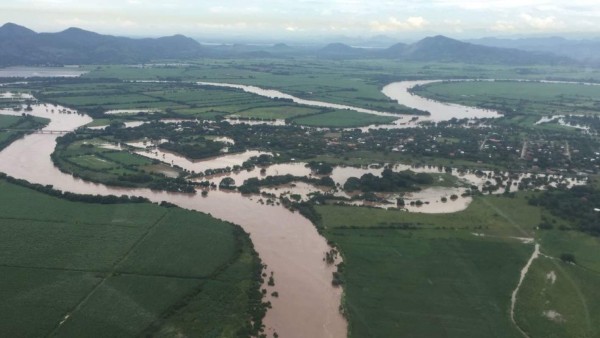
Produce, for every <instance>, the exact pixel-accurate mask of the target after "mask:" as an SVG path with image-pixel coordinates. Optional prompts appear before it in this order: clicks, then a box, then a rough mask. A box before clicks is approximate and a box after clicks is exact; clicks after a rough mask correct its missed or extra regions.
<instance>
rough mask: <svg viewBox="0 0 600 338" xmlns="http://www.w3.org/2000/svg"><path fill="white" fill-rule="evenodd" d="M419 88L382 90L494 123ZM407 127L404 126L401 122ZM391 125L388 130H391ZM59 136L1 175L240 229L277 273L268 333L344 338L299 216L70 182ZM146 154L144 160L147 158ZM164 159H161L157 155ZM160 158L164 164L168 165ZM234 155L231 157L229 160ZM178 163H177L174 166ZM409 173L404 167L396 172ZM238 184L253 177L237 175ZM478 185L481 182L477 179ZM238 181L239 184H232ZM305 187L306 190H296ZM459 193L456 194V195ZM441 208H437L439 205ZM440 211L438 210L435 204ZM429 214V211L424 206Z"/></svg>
mask: <svg viewBox="0 0 600 338" xmlns="http://www.w3.org/2000/svg"><path fill="white" fill-rule="evenodd" d="M199 84H201V85H214V86H226V87H233V88H239V89H242V90H246V91H249V92H253V93H255V94H259V95H264V96H268V97H272V98H285V99H291V100H293V101H294V102H297V103H300V104H306V105H313V106H320V107H329V108H335V109H352V110H356V111H359V112H363V113H368V114H376V115H384V116H395V117H398V118H399V120H398V121H404V122H398V121H396V123H395V124H394V125H393V126H396V127H404V126H405V122H406V121H409V120H410V119H412V118H413V116H398V115H397V114H390V113H384V112H377V111H372V110H367V109H362V108H356V107H351V106H345V105H339V104H331V103H325V102H319V101H310V100H303V99H299V98H295V97H293V96H290V95H287V94H283V93H281V92H278V91H273V90H264V89H261V88H258V87H253V86H242V85H232V84H213V83H199ZM416 84H424V82H402V83H393V84H390V85H389V86H386V87H385V88H384V89H383V92H384V93H385V94H386V95H388V96H389V97H390V98H393V99H395V100H399V101H400V102H401V103H402V104H404V105H406V106H409V107H411V108H417V109H422V110H429V111H430V112H431V116H430V117H420V119H429V120H432V121H442V120H448V119H451V118H453V117H456V118H463V117H467V118H476V117H477V118H481V117H498V116H499V115H498V114H497V113H495V112H492V111H486V110H481V109H476V108H468V107H463V106H458V105H447V104H442V103H437V102H434V101H430V100H427V99H423V98H419V97H418V96H416V95H413V94H410V93H409V92H408V89H409V88H410V87H412V86H414V85H416ZM32 108H33V111H32V112H31V114H32V115H35V116H39V117H46V118H49V119H50V120H51V122H50V124H49V125H48V126H47V127H46V128H45V129H47V130H74V129H76V128H78V127H80V126H83V125H85V124H87V123H89V122H91V121H92V119H91V118H90V117H88V116H84V115H78V114H67V113H61V111H66V109H65V108H63V107H56V108H51V109H49V108H48V107H46V106H44V105H33V106H32ZM0 113H3V114H12V115H17V114H20V113H15V112H12V111H0ZM402 123H404V124H402ZM393 126H391V127H393ZM58 136H59V135H57V134H31V135H28V136H26V137H24V138H22V139H20V140H18V141H15V142H14V143H13V144H11V145H10V146H9V147H7V148H5V149H4V150H3V151H2V152H0V171H1V172H5V173H6V174H8V175H10V176H13V177H16V178H21V179H25V180H27V181H30V182H33V183H39V184H43V185H53V186H54V188H56V189H59V190H63V191H69V192H73V193H80V194H100V195H109V194H112V195H123V194H126V195H132V196H143V197H146V198H148V199H150V200H151V201H153V202H160V201H168V202H170V203H174V204H176V205H178V206H180V207H183V208H187V209H192V210H197V211H201V212H205V213H208V214H211V215H212V216H214V217H216V218H219V219H222V220H226V221H229V222H232V223H235V224H238V225H240V226H242V227H243V228H244V230H245V231H247V232H248V233H249V234H250V238H251V240H252V242H253V243H254V247H255V249H256V251H257V252H258V253H259V255H260V258H261V259H262V261H263V263H265V264H266V265H267V266H268V268H267V272H268V273H270V272H271V271H273V272H274V278H275V287H273V288H271V287H267V290H269V292H268V293H267V294H270V293H271V292H272V291H277V292H278V293H279V297H278V298H273V297H271V296H267V300H269V301H271V303H272V304H273V308H272V309H270V310H269V311H268V312H267V314H266V317H265V319H264V323H265V326H266V328H267V333H270V334H272V333H273V332H275V331H276V332H277V333H278V334H279V335H280V336H281V337H345V336H347V322H346V320H345V319H344V318H343V316H342V315H341V314H340V312H339V306H340V302H341V295H342V290H341V289H340V288H334V287H333V286H332V285H331V280H332V272H334V269H335V267H333V266H330V265H327V264H326V263H325V262H324V256H325V252H327V251H329V249H330V247H329V246H328V245H327V243H326V241H325V239H324V238H323V237H321V236H320V235H319V234H318V232H317V230H316V228H315V227H314V226H313V225H312V224H311V223H310V222H309V221H308V220H307V219H305V218H304V217H302V216H301V215H299V214H298V213H292V212H290V211H288V210H287V209H285V208H283V207H281V206H278V205H264V204H262V203H258V201H257V198H254V197H252V198H248V197H244V196H242V195H240V194H238V193H231V192H222V191H219V190H212V191H211V192H210V193H209V195H208V197H202V196H201V195H200V194H196V195H191V194H177V193H167V192H160V191H151V190H149V189H125V188H115V187H107V186H104V185H102V184H95V183H90V182H86V181H82V180H80V179H77V178H74V177H73V176H71V175H67V174H64V173H62V172H60V171H59V170H58V169H57V168H56V167H54V165H53V163H52V161H51V159H50V154H51V153H52V152H53V150H54V148H55V146H56V138H57V137H58ZM146 155H147V156H148V155H149V154H146ZM155 156H160V159H162V156H163V154H156V153H155ZM166 156H167V155H165V159H166ZM233 156H236V155H233ZM228 159H229V160H231V161H226V162H223V163H228V164H234V163H237V162H238V161H239V160H240V158H238V157H233V158H228ZM176 160H177V161H179V163H175V162H176ZM171 161H172V162H173V163H174V164H178V165H180V166H182V167H186V166H194V167H193V168H191V167H190V169H193V170H196V171H201V169H204V165H205V164H206V163H193V162H190V163H187V162H184V161H181V160H180V159H176V158H172V159H171ZM396 169H397V170H400V169H410V168H408V167H406V168H404V167H398V166H397V168H396ZM365 171H369V172H380V171H381V169H380V168H377V169H366V170H364V169H356V168H345V169H344V168H336V169H335V171H334V175H333V178H334V179H335V181H336V182H337V183H341V184H343V181H344V180H345V179H347V177H350V176H356V175H357V174H359V173H364V172H365ZM422 171H424V172H428V171H431V172H435V171H437V169H435V168H427V169H422ZM288 172H290V173H294V174H300V175H306V174H307V173H308V169H307V168H305V167H304V166H303V164H291V165H286V164H283V165H275V166H272V167H270V168H268V169H267V174H282V173H288ZM237 175H239V176H238V177H236V181H243V179H244V178H246V177H249V176H250V175H253V176H254V177H255V176H256V175H257V173H256V172H254V173H247V172H240V173H239V174H237ZM479 179H481V178H479ZM237 183H238V184H239V183H242V182H237ZM301 187H302V188H306V187H303V186H301ZM457 192H458V191H457ZM444 193H447V192H442V191H439V190H431V191H423V192H421V195H419V194H418V193H416V194H415V195H416V196H413V197H414V198H434V199H435V198H438V197H439V196H440V195H442V194H444ZM469 201H470V200H460V201H458V202H456V204H457V205H456V206H452V203H450V202H447V203H446V204H444V205H445V206H446V208H443V210H444V211H445V212H450V211H456V209H460V210H462V209H464V208H466V206H467V205H468V202H469ZM438 203H441V202H438ZM436 207H437V208H440V207H441V204H438V205H437V206H436ZM425 208H426V207H425Z"/></svg>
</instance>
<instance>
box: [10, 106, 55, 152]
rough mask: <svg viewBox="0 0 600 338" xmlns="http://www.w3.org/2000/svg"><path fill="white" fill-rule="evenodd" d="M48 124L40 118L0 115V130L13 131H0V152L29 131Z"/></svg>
mask: <svg viewBox="0 0 600 338" xmlns="http://www.w3.org/2000/svg"><path fill="white" fill-rule="evenodd" d="M48 122H49V120H47V119H44V118H40V117H31V116H10V115H0V129H14V130H0V150H2V149H4V148H5V147H7V146H8V145H9V144H11V143H12V142H14V141H15V140H17V139H19V138H20V137H22V136H23V135H25V134H27V133H29V130H32V129H40V128H42V127H44V126H45V125H46V124H47V123H48Z"/></svg>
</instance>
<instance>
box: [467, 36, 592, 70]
mask: <svg viewBox="0 0 600 338" xmlns="http://www.w3.org/2000/svg"><path fill="white" fill-rule="evenodd" d="M468 42H471V43H476V44H480V45H484V46H491V47H501V48H515V49H520V50H525V51H535V52H548V53H554V54H557V55H562V56H566V57H569V58H572V59H575V60H579V61H582V62H585V63H595V64H600V40H593V39H588V40H569V39H565V38H562V37H544V38H523V39H500V38H482V39H476V40H469V41H468Z"/></svg>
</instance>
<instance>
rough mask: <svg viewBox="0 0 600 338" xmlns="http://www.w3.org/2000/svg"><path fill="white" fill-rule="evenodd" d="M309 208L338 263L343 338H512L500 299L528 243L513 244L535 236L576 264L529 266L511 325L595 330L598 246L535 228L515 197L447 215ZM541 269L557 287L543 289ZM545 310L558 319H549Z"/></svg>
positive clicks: (536, 214)
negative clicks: (345, 324)
mask: <svg viewBox="0 0 600 338" xmlns="http://www.w3.org/2000/svg"><path fill="white" fill-rule="evenodd" d="M316 210H317V212H318V213H319V214H320V215H322V221H321V223H320V228H321V232H322V233H323V235H324V236H325V237H326V238H327V239H328V240H330V241H332V242H333V243H335V245H336V246H337V248H338V249H339V251H340V252H341V254H342V256H343V258H344V263H343V268H342V280H343V283H344V292H345V296H344V308H345V311H346V314H347V316H348V318H349V325H350V337H393V336H410V337H442V336H443V337H484V336H493V337H521V336H522V335H521V334H520V333H519V331H518V329H517V327H516V326H515V325H514V324H513V323H512V322H511V319H510V315H509V310H510V298H511V293H512V290H513V289H514V288H515V287H516V285H517V282H518V279H519V273H520V271H521V269H522V268H523V266H525V263H526V262H527V260H528V259H529V256H530V255H531V254H532V252H533V245H532V244H524V243H522V242H520V241H519V240H517V239H516V238H515V237H535V238H537V240H538V241H539V243H541V246H542V253H544V254H547V255H549V256H550V257H558V256H559V255H560V254H561V253H564V252H569V253H575V255H576V257H577V259H578V262H579V261H581V265H579V263H578V265H577V266H574V265H569V264H565V263H563V262H561V261H560V260H559V259H557V258H553V259H549V258H545V256H542V258H539V259H538V260H536V261H534V263H533V265H532V269H531V273H530V274H528V275H527V277H526V279H525V281H524V284H523V286H522V288H521V290H520V292H519V295H518V300H517V306H516V320H517V323H518V324H519V326H520V327H521V328H522V329H523V330H525V331H526V332H527V333H528V335H529V336H530V337H592V336H597V335H598V334H599V333H600V332H598V329H597V328H598V327H600V326H598V321H600V306H598V305H597V304H600V292H598V291H596V290H597V288H594V287H593V285H597V284H595V283H597V281H598V279H600V270H598V269H599V268H600V259H599V258H598V255H597V252H598V249H600V241H598V240H597V239H596V238H592V237H590V236H588V235H584V234H581V233H576V232H564V231H559V230H551V231H542V232H540V231H535V230H534V229H535V227H536V226H537V224H539V222H540V220H541V218H542V216H545V217H549V216H548V214H547V212H545V211H542V210H541V209H539V208H537V207H533V206H529V205H528V204H527V202H526V200H525V196H524V195H523V194H519V195H517V197H514V198H508V197H496V196H486V197H478V198H476V199H475V200H474V201H473V203H472V204H471V205H470V206H469V207H468V208H467V209H466V210H465V211H462V212H458V213H453V214H419V213H408V212H403V211H398V210H382V209H373V208H364V207H342V206H333V205H328V206H316ZM474 234H483V236H482V235H477V236H476V235H474ZM549 271H555V273H556V274H557V282H556V284H555V285H554V286H553V287H552V288H549V287H548V286H547V285H546V287H545V288H544V285H545V284H544V283H547V282H546V276H547V274H548V273H549ZM541 290H545V291H542V293H541V294H540V291H541ZM544 292H545V293H544ZM549 310H554V311H557V312H559V313H561V314H563V315H564V319H565V321H564V322H563V321H557V320H551V319H549V318H548V317H547V316H545V315H544V311H549Z"/></svg>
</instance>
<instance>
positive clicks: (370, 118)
mask: <svg viewBox="0 0 600 338" xmlns="http://www.w3.org/2000/svg"><path fill="white" fill-rule="evenodd" d="M395 120H396V118H394V117H388V116H378V115H371V114H365V113H359V112H356V111H354V110H334V111H331V112H327V113H324V114H318V115H311V116H306V117H298V118H293V119H292V123H295V124H300V125H304V126H312V127H331V128H352V127H362V126H368V125H371V124H387V123H391V122H393V121H395Z"/></svg>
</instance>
